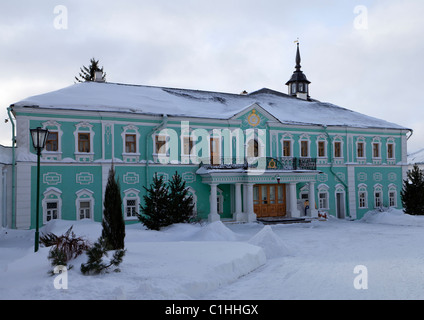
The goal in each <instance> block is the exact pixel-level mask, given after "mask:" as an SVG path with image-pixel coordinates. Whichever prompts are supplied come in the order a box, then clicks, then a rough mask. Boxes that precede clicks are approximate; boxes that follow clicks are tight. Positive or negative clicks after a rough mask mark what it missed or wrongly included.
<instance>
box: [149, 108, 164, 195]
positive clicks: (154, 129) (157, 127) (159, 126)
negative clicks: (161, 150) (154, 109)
mask: <svg viewBox="0 0 424 320" xmlns="http://www.w3.org/2000/svg"><path fill="white" fill-rule="evenodd" d="M167 124H168V115H166V114H164V115H163V116H162V122H161V123H160V124H159V125H157V126H156V127H154V128H153V129H152V130H151V131H150V132H149V133H148V134H147V136H146V167H145V168H146V170H145V179H146V188H148V185H149V161H150V160H149V159H148V156H147V155H148V154H149V139H150V138H151V136H152V134H153V133H155V132H156V131H158V130H162V128H163V127H166V125H167Z"/></svg>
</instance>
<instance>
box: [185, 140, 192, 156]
mask: <svg viewBox="0 0 424 320" xmlns="http://www.w3.org/2000/svg"><path fill="white" fill-rule="evenodd" d="M193 142H194V141H193V138H192V137H184V139H183V144H184V148H183V152H184V155H190V154H191V151H192V150H193V146H194V143H193Z"/></svg>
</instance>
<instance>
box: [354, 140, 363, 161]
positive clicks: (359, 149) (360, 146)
mask: <svg viewBox="0 0 424 320" xmlns="http://www.w3.org/2000/svg"><path fill="white" fill-rule="evenodd" d="M364 150H365V145H364V143H363V142H358V143H357V145H356V156H357V157H358V158H364V157H365V152H364Z"/></svg>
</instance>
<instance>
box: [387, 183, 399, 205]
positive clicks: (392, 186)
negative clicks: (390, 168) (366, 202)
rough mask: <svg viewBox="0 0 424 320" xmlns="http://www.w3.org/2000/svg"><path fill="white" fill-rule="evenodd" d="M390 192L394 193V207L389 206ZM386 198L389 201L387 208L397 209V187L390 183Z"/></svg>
mask: <svg viewBox="0 0 424 320" xmlns="http://www.w3.org/2000/svg"><path fill="white" fill-rule="evenodd" d="M390 192H394V193H395V198H394V202H395V203H394V205H393V206H391V205H390ZM387 196H388V199H389V203H388V204H389V207H391V208H396V207H397V202H398V200H397V198H398V192H397V186H396V185H395V184H393V183H391V184H389V191H388V192H387Z"/></svg>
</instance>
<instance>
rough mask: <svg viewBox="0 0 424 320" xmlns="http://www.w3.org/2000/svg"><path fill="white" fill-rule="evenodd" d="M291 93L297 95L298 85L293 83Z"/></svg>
mask: <svg viewBox="0 0 424 320" xmlns="http://www.w3.org/2000/svg"><path fill="white" fill-rule="evenodd" d="M291 93H292V94H294V93H296V83H292V85H291Z"/></svg>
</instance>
